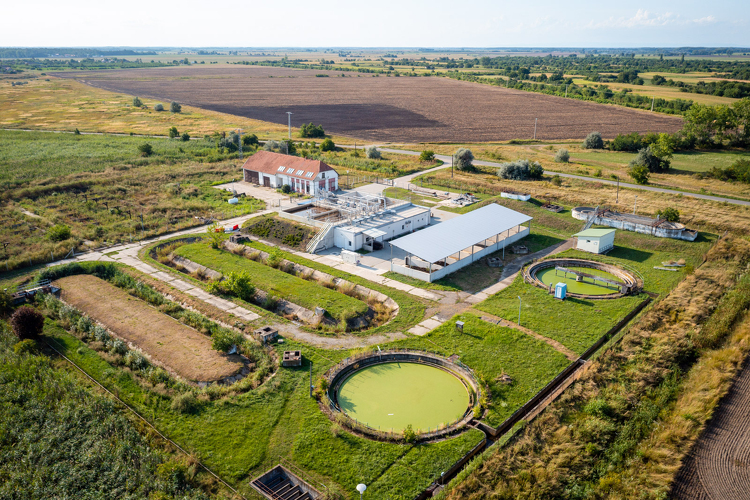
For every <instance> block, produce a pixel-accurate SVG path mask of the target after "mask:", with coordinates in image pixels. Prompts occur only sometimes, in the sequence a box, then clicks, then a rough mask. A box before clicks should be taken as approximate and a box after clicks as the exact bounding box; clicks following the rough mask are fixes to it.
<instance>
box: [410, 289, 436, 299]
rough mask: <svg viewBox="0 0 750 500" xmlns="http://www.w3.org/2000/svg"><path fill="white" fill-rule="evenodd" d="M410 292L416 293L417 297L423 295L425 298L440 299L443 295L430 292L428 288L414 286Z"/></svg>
mask: <svg viewBox="0 0 750 500" xmlns="http://www.w3.org/2000/svg"><path fill="white" fill-rule="evenodd" d="M409 293H410V294H412V295H416V296H417V297H422V298H423V299H429V300H434V301H438V300H440V299H442V298H443V297H442V295H437V294H434V293H432V292H428V291H427V290H422V289H421V288H417V287H414V288H412V289H411V290H409Z"/></svg>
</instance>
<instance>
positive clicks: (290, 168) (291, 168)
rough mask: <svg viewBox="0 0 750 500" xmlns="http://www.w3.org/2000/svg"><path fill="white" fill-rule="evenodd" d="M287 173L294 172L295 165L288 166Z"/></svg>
mask: <svg viewBox="0 0 750 500" xmlns="http://www.w3.org/2000/svg"><path fill="white" fill-rule="evenodd" d="M286 173H287V174H293V173H294V168H293V167H289V168H287V169H286Z"/></svg>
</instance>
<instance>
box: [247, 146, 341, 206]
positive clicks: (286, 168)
mask: <svg viewBox="0 0 750 500" xmlns="http://www.w3.org/2000/svg"><path fill="white" fill-rule="evenodd" d="M242 173H243V177H244V180H245V182H251V183H253V184H258V185H259V186H266V187H271V188H281V187H283V186H284V185H285V184H288V185H289V187H291V188H292V191H294V192H296V193H304V194H309V195H311V196H315V195H317V194H318V193H319V192H320V191H336V190H337V189H338V188H339V174H338V173H336V171H335V170H334V169H333V168H331V166H330V165H327V164H325V163H323V162H322V161H319V160H308V159H306V158H300V157H299V156H290V155H282V154H279V153H272V152H271V151H258V152H257V153H255V154H254V155H253V156H251V157H250V158H248V159H247V161H246V162H245V164H244V165H243V166H242Z"/></svg>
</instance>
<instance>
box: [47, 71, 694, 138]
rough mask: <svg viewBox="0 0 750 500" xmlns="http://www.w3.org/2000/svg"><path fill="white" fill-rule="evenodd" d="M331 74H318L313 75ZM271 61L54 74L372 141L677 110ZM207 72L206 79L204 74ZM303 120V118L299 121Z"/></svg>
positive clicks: (551, 134)
mask: <svg viewBox="0 0 750 500" xmlns="http://www.w3.org/2000/svg"><path fill="white" fill-rule="evenodd" d="M321 73H325V74H330V76H331V77H332V78H318V77H316V76H315V75H317V74H321ZM341 74H342V73H341V72H335V71H329V72H326V71H321V70H294V69H288V68H273V67H246V68H233V67H215V68H160V69H142V70H141V69H139V70H114V71H87V72H85V73H81V72H66V73H56V75H57V76H60V77H63V78H73V79H79V80H81V81H83V82H85V83H87V84H89V85H92V86H95V87H98V88H102V89H106V90H110V91H114V92H120V93H127V94H131V95H140V96H146V97H149V98H152V99H153V98H157V96H165V95H169V96H170V97H171V98H172V99H176V100H178V101H180V102H184V103H186V104H189V105H191V106H197V107H200V108H205V109H210V110H213V111H218V112H223V113H231V114H236V115H240V116H246V117H251V118H253V119H258V120H263V121H269V122H273V123H277V124H282V123H286V120H287V117H286V111H289V110H291V111H292V112H293V113H295V115H294V120H295V122H296V123H307V122H310V121H312V122H314V123H324V124H326V130H327V131H330V132H332V133H335V134H342V135H347V136H351V137H360V138H363V139H366V140H370V141H402V142H403V141H407V142H428V141H433V142H448V141H450V142H471V141H493V140H508V139H513V138H519V137H531V136H532V135H533V131H534V119H535V118H540V119H539V121H538V126H537V138H541V139H544V140H546V139H564V138H570V137H583V136H585V135H586V134H587V133H589V132H590V131H591V130H595V129H597V130H599V131H600V132H601V133H602V134H604V135H605V136H614V135H616V134H617V133H625V132H634V131H637V132H647V131H660V132H675V131H677V130H679V128H680V127H681V125H682V119H681V118H678V117H672V116H665V115H659V114H652V113H647V112H642V111H638V110H631V109H626V108H620V107H615V106H606V105H600V104H596V103H589V102H581V101H574V100H570V99H564V98H558V97H553V96H547V95H542V94H534V93H530V92H523V91H518V90H513V89H504V88H494V87H489V86H485V85H479V84H474V83H470V82H461V81H456V80H451V79H447V78H428V77H398V78H396V77H385V76H378V75H370V74H364V75H362V74H356V75H355V74H351V73H350V74H347V75H346V76H345V77H340V76H338V75H341ZM207 77H210V78H207ZM297 120H299V121H297Z"/></svg>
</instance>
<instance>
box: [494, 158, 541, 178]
mask: <svg viewBox="0 0 750 500" xmlns="http://www.w3.org/2000/svg"><path fill="white" fill-rule="evenodd" d="M497 175H498V176H499V177H501V178H503V179H509V180H514V181H525V180H528V179H541V178H542V175H544V168H542V166H541V165H540V164H539V162H531V161H529V160H516V161H512V162H509V163H503V164H501V165H500V168H499V169H498V171H497Z"/></svg>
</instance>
